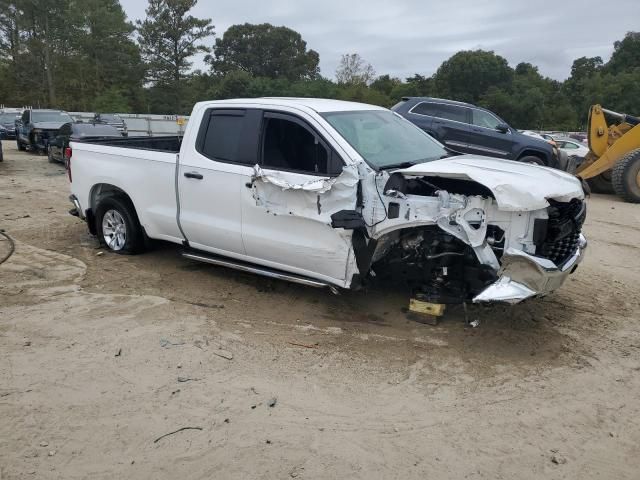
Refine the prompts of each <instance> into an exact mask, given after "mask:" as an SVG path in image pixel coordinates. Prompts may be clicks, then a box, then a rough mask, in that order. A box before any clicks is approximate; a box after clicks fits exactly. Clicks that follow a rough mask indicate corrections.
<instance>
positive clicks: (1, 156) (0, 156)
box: [0, 142, 4, 162]
mask: <svg viewBox="0 0 640 480" xmlns="http://www.w3.org/2000/svg"><path fill="white" fill-rule="evenodd" d="M3 161H4V153H2V142H0V162H3Z"/></svg>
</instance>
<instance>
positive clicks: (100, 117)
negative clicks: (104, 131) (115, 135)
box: [93, 113, 129, 137]
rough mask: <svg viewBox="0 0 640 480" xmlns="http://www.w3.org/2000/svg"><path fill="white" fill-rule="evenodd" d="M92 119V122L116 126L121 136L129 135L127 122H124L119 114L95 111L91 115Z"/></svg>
mask: <svg viewBox="0 0 640 480" xmlns="http://www.w3.org/2000/svg"><path fill="white" fill-rule="evenodd" d="M93 121H94V123H102V124H105V125H111V126H112V127H115V128H117V129H118V131H119V132H120V134H121V135H122V136H123V137H126V136H128V135H129V132H128V130H127V124H126V123H124V120H123V119H122V117H120V115H116V114H113V113H96V114H95V115H94V117H93Z"/></svg>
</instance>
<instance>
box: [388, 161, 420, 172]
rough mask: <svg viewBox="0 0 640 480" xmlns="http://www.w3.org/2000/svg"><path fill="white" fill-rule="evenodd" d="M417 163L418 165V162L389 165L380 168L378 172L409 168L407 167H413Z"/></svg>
mask: <svg viewBox="0 0 640 480" xmlns="http://www.w3.org/2000/svg"><path fill="white" fill-rule="evenodd" d="M417 163H420V161H417V162H400V163H392V164H389V165H383V166H381V167H380V170H387V169H390V168H409V167H413V166H414V165H415V164H417Z"/></svg>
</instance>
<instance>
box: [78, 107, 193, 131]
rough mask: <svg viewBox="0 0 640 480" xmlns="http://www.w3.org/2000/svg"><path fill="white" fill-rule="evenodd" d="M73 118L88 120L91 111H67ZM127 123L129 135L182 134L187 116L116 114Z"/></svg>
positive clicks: (91, 113) (92, 115) (90, 116)
mask: <svg viewBox="0 0 640 480" xmlns="http://www.w3.org/2000/svg"><path fill="white" fill-rule="evenodd" d="M69 115H71V116H72V117H73V118H74V119H75V120H78V121H80V120H81V121H83V122H88V121H91V120H93V117H94V115H95V114H94V113H93V112H69ZM117 115H118V116H119V117H120V118H122V120H124V123H125V124H126V125H127V130H128V132H129V136H131V137H144V136H152V137H153V136H161V135H183V134H184V129H185V127H186V126H187V122H188V121H189V117H183V116H180V115H151V114H136V113H118V114H117Z"/></svg>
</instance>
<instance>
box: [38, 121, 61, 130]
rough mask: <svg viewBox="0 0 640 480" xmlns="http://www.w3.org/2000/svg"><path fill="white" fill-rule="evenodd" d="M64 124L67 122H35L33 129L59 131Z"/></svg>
mask: <svg viewBox="0 0 640 480" xmlns="http://www.w3.org/2000/svg"><path fill="white" fill-rule="evenodd" d="M65 123H68V122H35V123H34V124H33V128H39V129H40V130H60V127H62V126H63V125H64V124H65Z"/></svg>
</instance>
